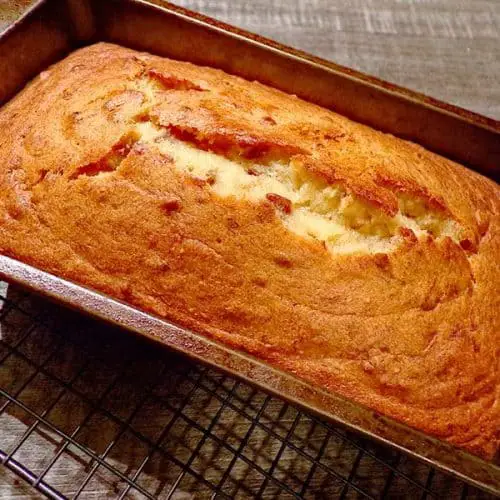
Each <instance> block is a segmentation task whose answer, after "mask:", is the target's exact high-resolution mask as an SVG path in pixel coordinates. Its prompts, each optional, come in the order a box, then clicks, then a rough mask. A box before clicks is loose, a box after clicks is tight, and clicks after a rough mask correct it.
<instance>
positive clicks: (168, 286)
mask: <svg viewBox="0 0 500 500" xmlns="http://www.w3.org/2000/svg"><path fill="white" fill-rule="evenodd" d="M0 129H1V130H3V131H4V133H3V134H2V136H1V137H0V252H1V253H3V254H5V255H10V256H13V257H15V258H18V259H20V260H22V261H25V262H27V263H29V264H32V265H35V266H37V267H40V268H42V269H45V270H47V271H49V272H52V273H54V274H57V275H60V276H64V277H66V278H69V279H72V280H74V281H77V282H80V283H83V284H85V285H88V286H91V287H94V288H96V289H98V290H101V291H103V292H106V293H108V294H110V295H112V296H114V297H117V298H119V299H122V300H125V301H127V302H129V303H131V304H134V305H136V306H138V307H140V308H142V309H145V310H148V311H151V312H153V313H156V314H158V315H160V316H163V317H166V318H169V319H170V320H173V321H175V322H177V323H180V324H182V325H185V326H187V327H190V328H193V329H194V330H196V331H198V332H200V333H202V334H204V335H209V336H211V337H212V338H215V339H217V340H220V341H222V342H224V343H226V344H229V345H231V346H233V347H235V348H238V349H242V350H245V351H247V352H249V353H251V354H253V355H255V356H257V357H259V358H262V359H264V360H267V361H268V362H270V363H272V364H274V365H277V366H279V367H281V368H282V369H285V370H288V371H290V372H293V373H295V374H296V375H298V376H299V377H302V378H304V379H307V380H309V381H311V382H313V383H315V384H318V385H320V386H323V387H325V388H327V389H328V390H331V391H335V392H337V393H340V394H342V395H344V396H346V397H349V398H352V399H354V400H356V401H357V402H359V403H361V404H364V405H367V406H369V407H371V408H374V409H376V410H378V411H380V412H382V413H384V414H386V415H389V416H391V417H394V418H396V419H398V420H400V421H403V422H405V423H407V424H409V425H411V426H413V427H415V428H417V429H420V430H422V431H424V432H427V433H429V434H432V435H435V436H437V437H439V438H441V439H445V440H448V441H449V442H451V443H453V444H455V445H458V446H460V447H463V448H465V449H467V450H469V451H471V452H473V453H476V454H478V455H481V456H484V457H487V458H491V457H492V456H493V455H494V454H495V452H496V451H497V450H498V447H499V444H500V425H499V424H500V384H499V372H500V328H499V326H500V325H499V321H500V320H499V314H498V312H499V310H500V307H499V306H500V304H499V297H500V293H499V287H500V285H499V283H500V264H499V262H500V259H499V256H500V232H499V231H500V217H499V213H500V197H499V194H500V189H499V187H498V185H497V184H495V183H494V182H492V181H490V180H488V179H486V178H484V177H482V176H480V175H478V174H476V173H474V172H472V171H470V170H468V169H466V168H464V167H462V166H460V165H457V164H455V163H453V162H451V161H449V160H446V159H444V158H442V157H440V156H438V155H435V154H433V153H430V152H428V151H426V150H425V149H423V148H422V147H420V146H417V145H415V144H412V143H409V142H405V141H403V140H400V139H397V138H395V137H393V136H390V135H387V134H382V133H380V132H377V131H375V130H373V129H371V128H369V127H366V126H363V125H360V124H357V123H354V122H352V121H350V120H348V119H347V118H345V117H343V116H341V115H338V114H336V113H334V112H331V111H328V110H325V109H323V108H320V107H318V106H315V105H312V104H310V103H307V102H304V101H302V100H300V99H298V98H296V97H294V96H290V95H287V94H284V93H282V92H280V91H278V90H274V89H272V88H269V87H266V86H264V85H261V84H259V83H256V82H248V81H245V80H243V79H241V78H238V77H234V76H230V75H227V74H225V73H224V72H222V71H219V70H215V69H211V68H202V67H197V66H195V65H192V64H189V63H185V62H178V61H171V60H168V59H163V58H160V57H156V56H152V55H148V54H144V53H139V52H135V51H133V50H129V49H125V48H122V47H118V46H115V45H110V44H103V43H100V44H97V45H93V46H90V47H86V48H84V49H81V50H79V51H77V52H74V53H73V54H71V55H70V56H69V57H67V58H66V59H64V60H63V61H62V62H60V63H58V64H56V65H55V66H53V67H51V68H50V69H48V70H47V71H44V72H43V73H42V74H41V75H40V76H39V77H37V78H36V79H35V80H34V81H33V82H32V83H31V84H30V85H29V86H28V87H27V88H26V89H25V90H23V91H22V92H21V93H20V94H19V95H18V96H17V97H15V98H14V99H13V100H12V101H11V102H9V103H8V104H7V105H6V106H4V108H3V109H2V110H1V111H0ZM450 133H453V131H450Z"/></svg>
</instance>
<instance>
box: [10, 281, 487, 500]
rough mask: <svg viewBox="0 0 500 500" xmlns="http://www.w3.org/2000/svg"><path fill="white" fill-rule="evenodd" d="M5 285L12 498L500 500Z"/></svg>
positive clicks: (235, 383)
mask: <svg viewBox="0 0 500 500" xmlns="http://www.w3.org/2000/svg"><path fill="white" fill-rule="evenodd" d="M3 290H4V293H3V296H2V294H0V306H1V311H0V328H1V335H2V340H1V341H0V460H1V462H2V463H3V465H4V466H5V467H4V469H3V470H2V471H0V472H1V474H0V497H2V498H11V497H13V496H14V495H19V496H22V495H21V492H20V490H22V492H24V495H25V496H24V498H32V497H33V496H36V495H39V494H40V493H41V494H44V495H45V496H47V497H49V498H55V499H62V498H95V499H100V498H119V499H123V498H134V499H136V498H150V499H152V498H164V499H176V500H184V499H189V498H217V499H219V498H220V499H222V498H280V499H282V498H325V499H330V498H332V499H333V498H341V499H343V498H401V497H404V498H422V499H424V498H461V499H465V498H489V497H488V496H487V495H486V494H484V493H482V492H480V491H478V490H476V489H474V488H472V487H468V486H467V485H465V484H464V483H461V482H460V481H458V480H456V479H453V478H451V477H448V476H446V475H444V474H442V473H440V472H438V471H436V470H434V469H432V468H430V467H428V466H426V465H424V464H421V463H420V462H417V461H415V460H412V459H409V458H408V457H406V456H404V455H402V454H401V453H399V452H395V451H393V450H391V449H388V448H385V447H382V446H380V445H375V444H373V443H371V442H370V441H368V440H364V439H361V438H359V437H356V436H354V435H351V434H350V433H347V432H345V431H344V430H342V429H340V428H337V427H335V426H332V425H330V424H328V423H325V422H323V421H321V420H320V419H318V418H316V417H314V416H311V415H308V414H306V413H303V412H301V411H299V410H297V409H296V408H295V407H293V406H292V405H290V404H287V403H285V402H283V401H280V400H279V399H277V398H274V397H271V396H269V395H267V394H265V393H263V392H261V391H259V390H256V389H254V388H252V387H250V386H248V385H246V384H244V383H242V382H239V381H236V380H234V379H232V378H231V377H228V376H225V375H223V374H221V373H219V372H217V371H214V370H211V369H208V368H206V367H204V366H200V365H198V364H195V363H192V362H190V361H187V360H186V359H184V358H183V357H181V356H179V355H177V354H173V353H171V352H169V351H167V350H166V349H162V348H160V347H159V346H158V345H153V344H151V343H150V342H148V341H147V340H145V339H142V338H138V337H136V336H134V335H133V334H129V333H127V332H124V331H120V330H118V329H116V328H113V327H110V326H108V325H104V324H101V323H99V322H97V321H94V320H91V319H88V318H85V317H83V316H81V315H79V314H77V313H74V312H71V311H68V310H66V309H64V308H61V307H59V306H56V305H53V304H50V303H48V302H46V301H45V300H43V299H40V298H37V297H34V296H32V295H30V294H28V293H26V292H23V291H21V290H20V289H18V288H15V287H12V286H11V287H9V288H8V292H5V286H4V287H3ZM0 291H1V289H0ZM18 478H22V479H24V480H25V482H26V483H24V482H22V481H20V480H19V479H18ZM490 498H491V497H490Z"/></svg>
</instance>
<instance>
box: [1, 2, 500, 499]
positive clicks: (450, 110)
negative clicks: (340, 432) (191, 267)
mask: <svg viewBox="0 0 500 500" xmlns="http://www.w3.org/2000/svg"><path fill="white" fill-rule="evenodd" d="M97 41H109V42H114V43H117V44H120V45H124V46H127V47H131V48H134V49H138V50H146V51H149V52H152V53H155V54H158V55H163V56H167V57H171V58H174V59H181V60H188V61H191V62H194V63H197V64H202V65H207V66H213V67H218V68H221V69H223V70H225V71H227V72H229V73H233V74H237V75H240V76H243V77H245V78H247V79H250V80H259V81H261V82H263V83H266V84H268V85H271V86H273V87H276V88H279V89H282V90H285V91H287V92H289V93H292V94H296V95H298V96H300V97H302V98H304V99H306V100H308V101H311V102H314V103H316V104H320V105H322V106H324V107H327V108H332V109H335V111H337V112H340V113H342V114H344V115H346V116H348V117H350V118H352V119H355V120H357V121H359V122H362V123H365V124H368V125H370V126H372V127H374V128H376V129H379V130H383V131H385V132H390V133H392V134H394V135H396V136H399V137H402V138H405V139H410V140H412V141H415V142H417V143H420V144H422V145H423V146H425V147H427V148H428V149H431V150H433V151H435V152H437V153H440V154H442V155H443V156H446V157H448V158H450V159H454V160H457V161H459V162H461V163H463V164H465V165H467V166H469V167H470V168H473V169H475V170H477V171H479V172H481V173H483V174H485V175H487V176H489V177H491V178H494V179H498V174H499V170H500V123H499V122H497V121H495V120H492V119H489V118H486V117H483V116H480V115H477V114H475V113H471V112H469V111H466V110H463V109H460V108H457V107H455V106H451V105H448V104H445V103H442V102H439V101H437V100H434V99H431V98H429V97H426V96H423V95H421V94H418V93H416V92H412V91H409V90H406V89H403V88H400V87H397V86H394V85H391V84H389V83H387V82H384V81H381V80H379V79H376V78H373V77H370V76H367V75H364V74H362V73H359V72H356V71H353V70H351V69H348V68H344V67H341V66H338V65H335V64H333V63H330V62H327V61H324V60H322V59H319V58H316V57H313V56H310V55H308V54H304V53H302V52H299V51H297V50H294V49H291V48H288V47H284V46H282V45H280V44H277V43H276V42H273V41H270V40H266V39H264V38H262V37H259V36H256V35H253V34H250V33H247V32H245V31H242V30H240V29H237V28H234V27H231V26H228V25H226V24H222V23H220V22H218V21H215V20H212V19H209V18H207V17H205V16H202V15H199V14H195V13H192V12H189V11H187V10H185V9H181V8H179V7H175V6H173V5H170V4H167V3H165V2H161V1H160V0H121V1H117V0H95V1H91V0H88V1H82V0H72V1H67V2H63V1H62V0H38V1H37V2H34V3H33V5H32V7H31V8H30V9H29V11H27V12H26V13H25V14H24V15H23V16H22V17H21V18H19V19H18V20H17V21H16V22H15V23H14V24H12V25H11V26H10V27H9V28H8V29H7V30H6V31H4V32H3V33H2V34H1V35H0V74H2V76H3V78H2V79H0V103H2V102H6V101H7V100H8V99H10V98H11V97H12V96H13V95H14V94H15V93H16V92H17V91H18V90H19V89H20V88H22V87H23V86H24V85H25V84H26V83H27V82H28V81H29V80H30V79H31V78H32V77H33V76H35V75H36V74H37V73H38V72H39V71H41V70H42V69H44V68H45V67H47V66H48V65H49V64H51V63H53V62H56V61H57V60H59V59H61V58H62V57H63V56H65V55H66V54H68V53H69V52H71V51H72V50H75V49H76V48H78V47H80V46H83V45H87V44H90V43H94V42H97ZM0 278H2V279H4V280H6V281H8V282H11V283H17V284H19V285H21V286H23V287H25V288H27V289H30V290H32V291H34V292H37V293H39V294H41V295H43V296H46V297H49V298H50V299H52V300H55V301H57V302H60V303H61V304H64V305H66V306H69V307H73V308H76V309H78V310H80V311H82V312H84V313H87V314H91V315H93V316H96V317H98V318H100V319H102V320H104V321H107V322H110V323H114V324H116V325H119V326H121V327H124V328H126V329H128V330H131V331H134V332H136V333H139V334H141V335H143V336H146V337H149V338H151V339H154V340H155V341H158V342H159V343H161V344H162V345H164V346H167V347H170V348H172V349H174V350H176V351H180V352H182V353H183V354H185V355H186V356H188V357H190V358H193V359H195V360H197V361H199V362H202V363H206V364H209V365H211V366H215V367H217V368H219V369H221V370H223V371H225V372H228V373H230V374H232V375H234V376H236V377H238V378H241V379H243V380H245V381H246V382H249V383H251V384H253V385H255V386H257V387H259V388H261V389H264V390H266V391H268V392H270V393H272V394H274V395H277V396H279V397H280V398H282V399H285V400H288V401H290V402H291V403H294V404H296V405H298V406H300V407H302V408H304V409H306V410H307V411H309V412H312V413H315V414H317V415H320V416H321V417H322V418H325V419H327V420H329V421H331V422H334V423H335V424H341V425H343V426H344V427H345V428H347V429H350V430H353V431H355V432H358V433H359V434H362V435H365V436H368V437H370V438H372V439H374V440H377V441H381V442H383V443H386V444H388V445H390V446H392V447H395V448H397V449H399V450H401V451H403V452H405V453H407V454H409V455H411V456H413V457H416V458H418V459H420V460H422V461H424V462H426V463H428V464H430V465H431V466H433V467H436V468H438V469H440V470H443V471H445V472H448V473H451V474H454V475H455V476H457V477H459V478H461V479H463V480H465V481H468V482H469V483H471V484H473V485H475V486H477V487H479V488H482V489H484V490H486V491H489V492H491V493H494V494H498V495H500V460H499V459H498V457H497V458H496V459H494V460H493V461H485V460H482V459H480V458H478V457H475V456H472V455H470V454H468V453H466V452H464V451H462V450H459V449H457V448H454V447H453V446H451V445H449V444H447V443H445V442H442V441H439V440H437V439H435V438H433V437H430V436H427V435H424V434H422V433H420V432H418V431H416V430H414V429H411V428H409V427H407V426H405V425H402V424H399V423H398V422H395V421H394V420H392V419H390V418H387V417H385V416H383V415H380V414H377V413H376V412H373V411H371V410H369V409H367V408H364V407H362V406H360V405H358V404H356V403H354V402H352V401H349V400H346V399H345V398H343V397H340V396H338V395H336V394H332V393H329V392H326V391H324V390H322V389H320V388H318V387H315V386H313V385H311V384H309V383H306V382H304V381H302V380H300V379H298V378H296V377H294V376H291V375H289V374H287V373H284V372H282V371H280V370H277V369H275V368H273V367H270V366H268V365H266V364H264V363H262V362H260V361H258V360H257V359H255V358H252V357H250V356H247V355H245V354H242V353H240V352H237V351H234V350H232V349H229V348H228V347H226V346H224V345H222V344H219V343H217V342H213V341H211V340H208V339H207V338H205V337H203V336H200V335H198V334H196V333H193V332H190V331H188V330H186V329H184V328H180V327H178V326H176V325H173V324H171V323H169V322H168V321H165V320H163V319H160V318H157V317H155V316H153V315H151V314H147V313H144V312H142V311H140V310H137V309H135V308H133V307H130V306H128V305H126V304H124V303H122V302H119V301H117V300H115V299H112V298H110V297H108V296H105V295H103V294H101V293H98V292H95V291H93V290H90V289H88V288H84V287H82V286H79V285H77V284H74V283H71V282H69V281H67V280H64V279H61V278H58V277H56V276H53V275H50V274H48V273H46V272H43V271H41V270H39V269H35V268H33V267H31V266H28V265H26V264H23V263H21V262H19V261H16V260H14V259H11V258H8V257H5V256H0Z"/></svg>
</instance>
